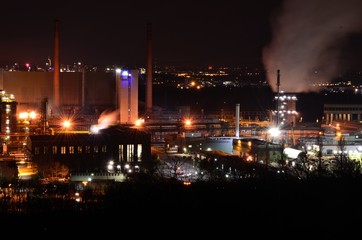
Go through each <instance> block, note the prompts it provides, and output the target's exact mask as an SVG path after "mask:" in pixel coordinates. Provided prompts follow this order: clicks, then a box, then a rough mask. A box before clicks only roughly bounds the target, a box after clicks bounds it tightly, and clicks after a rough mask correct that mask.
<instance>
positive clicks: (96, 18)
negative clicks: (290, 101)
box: [0, 0, 280, 66]
mask: <svg viewBox="0 0 362 240" xmlns="http://www.w3.org/2000/svg"><path fill="white" fill-rule="evenodd" d="M279 5H280V1H279V0H272V1H271V0H253V1H235V0H225V1H216V2H215V1H196V0H193V1H190V0H183V1H170V0H165V1H162V0H153V1H137V0H132V1H108V0H103V1H63V0H58V1H24V2H21V3H20V2H19V1H8V2H7V3H2V4H1V9H2V10H1V14H0V21H1V35H0V36H1V37H0V64H1V65H4V64H9V63H10V64H11V63H14V62H19V63H20V64H22V63H25V62H31V63H33V64H39V65H43V64H44V63H45V61H46V60H47V58H48V57H51V58H52V57H53V55H54V51H53V46H54V45H53V44H54V42H53V41H54V20H55V19H59V20H60V25H59V26H60V58H61V63H64V64H72V63H73V62H78V61H81V62H84V63H86V64H94V65H112V64H117V65H123V64H137V65H145V62H146V24H147V22H150V23H152V39H153V57H154V59H155V60H154V61H155V62H157V63H159V64H175V65H187V66H194V65H201V66H207V65H223V66H225V65H260V64H261V55H262V48H263V47H264V46H265V45H266V44H267V43H268V42H269V41H270V32H271V31H270V27H269V22H270V21H269V16H270V14H271V12H272V10H273V9H275V8H276V7H277V6H279Z"/></svg>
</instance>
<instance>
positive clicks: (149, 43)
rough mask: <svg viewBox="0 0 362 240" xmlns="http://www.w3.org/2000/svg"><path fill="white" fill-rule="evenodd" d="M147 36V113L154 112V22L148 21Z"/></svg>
mask: <svg viewBox="0 0 362 240" xmlns="http://www.w3.org/2000/svg"><path fill="white" fill-rule="evenodd" d="M146 31H147V36H146V41H147V44H146V51H147V53H146V57H147V64H146V113H147V114H151V113H152V24H151V23H147V30H146Z"/></svg>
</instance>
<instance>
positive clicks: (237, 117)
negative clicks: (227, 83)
mask: <svg viewBox="0 0 362 240" xmlns="http://www.w3.org/2000/svg"><path fill="white" fill-rule="evenodd" d="M239 123H240V103H237V104H236V109H235V137H236V138H239Z"/></svg>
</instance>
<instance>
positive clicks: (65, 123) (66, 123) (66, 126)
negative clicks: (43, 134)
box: [63, 120, 70, 128]
mask: <svg viewBox="0 0 362 240" xmlns="http://www.w3.org/2000/svg"><path fill="white" fill-rule="evenodd" d="M63 127H65V128H69V127H70V121H69V120H65V121H64V122H63Z"/></svg>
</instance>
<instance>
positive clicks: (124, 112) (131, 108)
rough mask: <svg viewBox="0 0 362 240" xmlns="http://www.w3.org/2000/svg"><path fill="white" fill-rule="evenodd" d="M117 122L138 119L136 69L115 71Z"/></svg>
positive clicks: (132, 122) (127, 122)
mask: <svg viewBox="0 0 362 240" xmlns="http://www.w3.org/2000/svg"><path fill="white" fill-rule="evenodd" d="M116 76H117V77H116V80H117V93H118V108H119V123H120V124H134V123H135V122H136V120H137V119H138V70H119V71H117V72H116Z"/></svg>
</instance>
